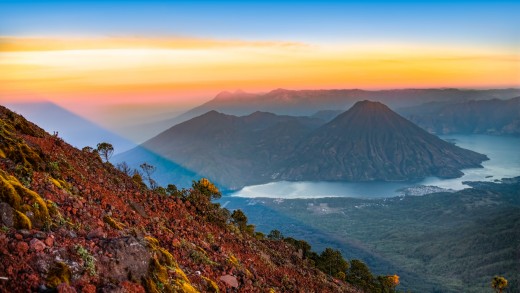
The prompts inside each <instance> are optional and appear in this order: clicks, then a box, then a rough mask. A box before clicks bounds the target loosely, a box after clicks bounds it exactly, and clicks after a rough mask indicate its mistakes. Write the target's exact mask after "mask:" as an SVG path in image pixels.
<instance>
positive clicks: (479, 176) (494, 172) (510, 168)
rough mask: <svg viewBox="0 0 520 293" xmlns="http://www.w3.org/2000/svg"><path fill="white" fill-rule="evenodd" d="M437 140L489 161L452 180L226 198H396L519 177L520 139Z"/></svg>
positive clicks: (284, 186) (266, 189) (339, 185)
mask: <svg viewBox="0 0 520 293" xmlns="http://www.w3.org/2000/svg"><path fill="white" fill-rule="evenodd" d="M441 138H443V139H445V140H447V141H450V142H452V143H455V144H456V145H458V146H460V147H463V148H466V149H470V150H473V151H476V152H479V153H482V154H486V155H487V156H488V157H489V160H488V161H485V162H483V163H482V166H483V167H484V168H474V169H473V168H472V169H464V170H462V172H464V176H462V177H460V178H455V179H439V178H437V177H429V178H425V179H423V180H419V181H413V182H287V181H278V182H271V183H267V184H261V185H254V186H246V187H244V188H242V189H241V190H239V191H237V192H234V193H232V194H230V196H234V197H247V198H255V197H271V198H287V199H290V198H320V197H361V198H379V197H391V196H397V195H400V194H401V193H400V192H399V191H398V190H399V189H402V188H407V187H411V186H417V185H426V186H437V187H440V188H446V189H454V190H460V189H464V188H468V187H469V186H467V185H464V184H463V183H462V182H463V181H494V180H497V179H502V178H509V177H516V176H520V138H518V137H505V136H490V135H476V134H475V135H444V136H441Z"/></svg>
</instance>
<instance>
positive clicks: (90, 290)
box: [81, 284, 96, 293]
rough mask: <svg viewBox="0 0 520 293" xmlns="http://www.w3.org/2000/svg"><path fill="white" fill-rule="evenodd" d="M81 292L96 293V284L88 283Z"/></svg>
mask: <svg viewBox="0 0 520 293" xmlns="http://www.w3.org/2000/svg"><path fill="white" fill-rule="evenodd" d="M81 293H96V286H94V285H92V284H87V285H85V286H83V288H82V290H81Z"/></svg>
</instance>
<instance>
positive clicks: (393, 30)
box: [0, 1, 520, 50]
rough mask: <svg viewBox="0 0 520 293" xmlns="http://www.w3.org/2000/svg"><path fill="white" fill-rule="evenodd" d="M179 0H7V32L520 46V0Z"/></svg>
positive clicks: (1, 31) (2, 6)
mask: <svg viewBox="0 0 520 293" xmlns="http://www.w3.org/2000/svg"><path fill="white" fill-rule="evenodd" d="M172 2H173V1H172ZM175 3H176V4H172V3H170V2H166V1H0V35H4V36H5V35H7V36H186V37H201V38H216V39H240V40H284V41H301V42H313V43H315V42H325V43H336V42H341V43H356V42H371V43H374V42H397V43H425V44H446V43H456V44H467V45H476V46H479V45H485V46H501V47H509V48H511V49H515V48H516V49H517V50H518V48H519V46H520V17H518V11H520V4H519V3H515V2H514V1H499V2H497V1H494V2H491V1H489V2H488V1H457V2H451V1H439V2H437V1H427V2H421V3H418V2H415V1H399V2H394V3H388V2H385V1H347V2H343V1H325V2H314V1H266V2H258V1H253V2H248V4H244V3H242V2H241V1H224V2H219V1H199V2H193V1H190V2H189V3H188V2H178V1H175Z"/></svg>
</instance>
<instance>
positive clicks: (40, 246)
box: [30, 238, 46, 252]
mask: <svg viewBox="0 0 520 293" xmlns="http://www.w3.org/2000/svg"><path fill="white" fill-rule="evenodd" d="M30 246H31V250H34V251H36V252H41V251H43V250H44V249H45V247H46V246H45V243H43V242H42V241H40V240H38V239H36V238H33V239H32V240H31V242H30Z"/></svg>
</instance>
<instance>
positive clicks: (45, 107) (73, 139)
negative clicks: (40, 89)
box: [7, 102, 137, 154]
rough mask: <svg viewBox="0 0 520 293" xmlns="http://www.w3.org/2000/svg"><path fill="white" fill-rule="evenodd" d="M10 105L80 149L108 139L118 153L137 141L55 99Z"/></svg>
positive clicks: (134, 144) (134, 145)
mask: <svg viewBox="0 0 520 293" xmlns="http://www.w3.org/2000/svg"><path fill="white" fill-rule="evenodd" d="M7 106H8V107H9V108H10V109H12V110H13V111H16V112H18V113H19V114H21V115H24V116H25V117H27V118H28V119H30V120H31V121H34V122H35V123H37V124H38V125H40V127H42V128H43V129H45V130H46V131H47V132H49V133H54V132H58V135H59V137H61V138H63V139H65V140H66V141H67V142H69V143H70V144H72V145H73V146H75V147H77V148H80V149H81V148H83V147H85V146H90V147H94V148H95V147H96V145H97V144H98V143H100V142H103V141H104V142H108V143H111V144H112V145H113V146H114V152H115V153H116V154H117V153H120V152H124V151H127V150H129V149H131V148H133V147H136V145H137V144H136V143H134V142H132V141H130V140H128V139H126V138H124V137H122V136H120V135H118V134H116V133H114V132H112V131H110V130H107V129H105V128H103V127H101V126H99V125H97V124H95V123H93V122H91V121H89V120H87V119H85V118H83V117H80V116H78V115H76V114H74V113H72V112H70V111H69V110H67V109H64V108H62V107H60V106H58V105H56V104H54V103H50V102H40V103H12V104H8V105H7Z"/></svg>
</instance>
